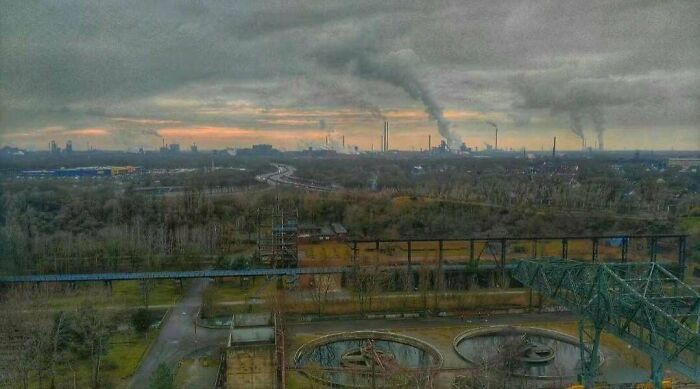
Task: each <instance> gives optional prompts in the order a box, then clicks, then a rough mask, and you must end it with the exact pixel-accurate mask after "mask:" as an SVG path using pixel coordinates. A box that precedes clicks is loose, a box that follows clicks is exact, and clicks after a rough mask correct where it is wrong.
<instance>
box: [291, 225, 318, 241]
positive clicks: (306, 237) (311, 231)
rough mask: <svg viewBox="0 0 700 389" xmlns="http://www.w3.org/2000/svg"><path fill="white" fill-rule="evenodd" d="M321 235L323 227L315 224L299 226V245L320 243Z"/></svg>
mask: <svg viewBox="0 0 700 389" xmlns="http://www.w3.org/2000/svg"><path fill="white" fill-rule="evenodd" d="M320 234H321V227H319V226H317V225H315V224H300V225H299V234H298V235H297V236H298V237H299V243H315V242H318V237H319V235H320Z"/></svg>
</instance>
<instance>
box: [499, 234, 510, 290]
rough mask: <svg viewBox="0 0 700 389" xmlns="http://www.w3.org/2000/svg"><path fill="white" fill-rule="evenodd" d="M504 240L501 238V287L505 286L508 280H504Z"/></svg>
mask: <svg viewBox="0 0 700 389" xmlns="http://www.w3.org/2000/svg"><path fill="white" fill-rule="evenodd" d="M506 244H507V242H506V240H505V239H501V260H500V262H501V263H500V277H501V282H500V284H501V288H507V287H508V286H509V285H508V282H507V280H506Z"/></svg>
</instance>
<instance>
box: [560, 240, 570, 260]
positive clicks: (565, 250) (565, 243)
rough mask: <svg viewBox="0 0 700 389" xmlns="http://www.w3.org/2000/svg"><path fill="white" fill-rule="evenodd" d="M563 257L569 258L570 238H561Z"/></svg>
mask: <svg viewBox="0 0 700 389" xmlns="http://www.w3.org/2000/svg"><path fill="white" fill-rule="evenodd" d="M561 257H562V258H564V259H567V258H569V240H568V239H562V240H561Z"/></svg>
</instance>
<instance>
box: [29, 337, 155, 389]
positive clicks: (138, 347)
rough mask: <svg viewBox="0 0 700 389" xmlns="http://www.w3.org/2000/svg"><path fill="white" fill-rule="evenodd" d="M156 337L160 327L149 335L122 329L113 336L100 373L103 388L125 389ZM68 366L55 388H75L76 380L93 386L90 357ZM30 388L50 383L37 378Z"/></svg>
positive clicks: (64, 368)
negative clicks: (71, 366) (71, 367)
mask: <svg viewBox="0 0 700 389" xmlns="http://www.w3.org/2000/svg"><path fill="white" fill-rule="evenodd" d="M157 337H158V330H157V329H151V330H149V331H148V332H147V333H146V334H136V333H133V332H121V333H118V334H115V335H113V336H111V337H110V339H109V346H108V348H107V354H106V355H105V356H104V359H103V363H102V369H101V373H100V377H101V378H100V381H101V385H102V386H101V387H109V388H126V387H127V386H128V384H129V378H130V377H131V376H132V375H133V374H134V373H135V372H136V368H137V367H138V365H139V363H140V361H141V358H142V356H143V355H144V353H145V352H146V350H147V349H148V347H149V346H150V344H151V343H152V342H153V341H154V340H155V339H156V338H157ZM65 365H66V364H64V366H63V368H62V369H61V370H59V371H58V376H57V379H56V387H59V388H63V387H65V388H69V387H70V388H72V387H73V384H74V383H75V384H76V385H75V386H76V387H78V388H88V387H90V383H91V381H90V377H91V374H92V372H91V365H90V361H89V360H79V361H77V362H76V363H75V364H74V365H73V369H72V370H71V369H69V368H66V366H65ZM30 387H31V388H37V389H39V388H47V387H49V383H48V381H47V380H44V382H41V383H40V382H39V381H38V380H34V381H33V382H32V383H31V385H30Z"/></svg>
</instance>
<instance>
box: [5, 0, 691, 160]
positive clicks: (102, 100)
mask: <svg viewBox="0 0 700 389" xmlns="http://www.w3.org/2000/svg"><path fill="white" fill-rule="evenodd" d="M698 20H700V1H696V0H664V1H657V0H607V1H601V0H586V1H580V0H522V1H521V0H504V1H493V0H472V1H464V0H454V1H427V0H421V1H418V0H414V1H412V0H400V1H397V0H382V1H376V0H353V1H349V0H324V1H316V0H314V1H311V0H309V1H301V0H255V1H247V0H239V1H233V2H225V1H218V0H217V1H214V0H180V1H161V0H120V1H101V0H44V1H38V0H25V1H15V0H0V145H13V146H19V147H26V148H30V149H37V150H40V149H46V148H47V145H48V143H49V141H50V140H56V141H57V142H58V143H59V144H63V143H64V142H65V141H67V140H72V141H73V144H74V145H75V146H74V147H75V148H76V149H85V148H86V147H87V145H88V144H90V145H91V146H93V147H98V148H103V149H131V150H133V149H136V148H138V147H144V148H145V149H154V148H157V147H159V146H160V145H161V144H162V143H163V142H165V143H180V144H182V145H183V147H186V146H187V145H189V144H191V143H197V144H198V145H199V147H200V148H202V149H211V148H216V149H222V148H228V147H230V148H240V147H249V146H250V145H252V144H256V143H270V144H272V145H274V146H275V147H278V148H280V149H284V150H294V149H299V148H307V147H316V148H318V147H323V146H324V145H325V143H326V141H325V140H326V138H327V137H328V139H329V144H330V145H331V146H332V147H336V148H340V144H341V142H342V138H343V137H345V144H346V145H347V147H348V148H351V147H354V146H357V147H359V149H360V150H368V149H371V148H372V147H374V148H375V149H378V148H379V147H380V143H381V140H380V137H381V135H382V127H383V122H384V120H388V121H389V123H390V124H389V125H390V137H389V140H390V147H391V148H397V149H407V150H412V149H413V150H420V149H425V148H427V147H428V139H427V138H428V135H431V137H432V143H433V145H435V144H436V143H437V141H438V140H439V139H441V138H442V139H445V140H446V141H447V142H449V143H450V144H451V145H453V146H455V145H458V144H460V143H461V142H465V143H466V144H467V145H469V146H472V147H478V148H480V149H482V148H484V147H486V144H494V143H495V139H494V136H495V128H494V125H495V126H497V127H498V128H499V130H498V135H499V147H501V148H513V149H520V148H523V147H525V148H528V149H533V150H537V149H541V148H544V149H548V148H550V147H551V143H552V138H553V137H555V136H556V137H557V145H558V147H559V148H561V149H580V148H581V147H582V145H583V142H584V141H585V144H586V145H587V146H590V147H598V146H599V145H600V143H603V144H604V147H605V148H606V149H616V150H622V149H627V150H632V149H671V148H673V149H684V150H698V149H700V38H699V37H700V23H698Z"/></svg>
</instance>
